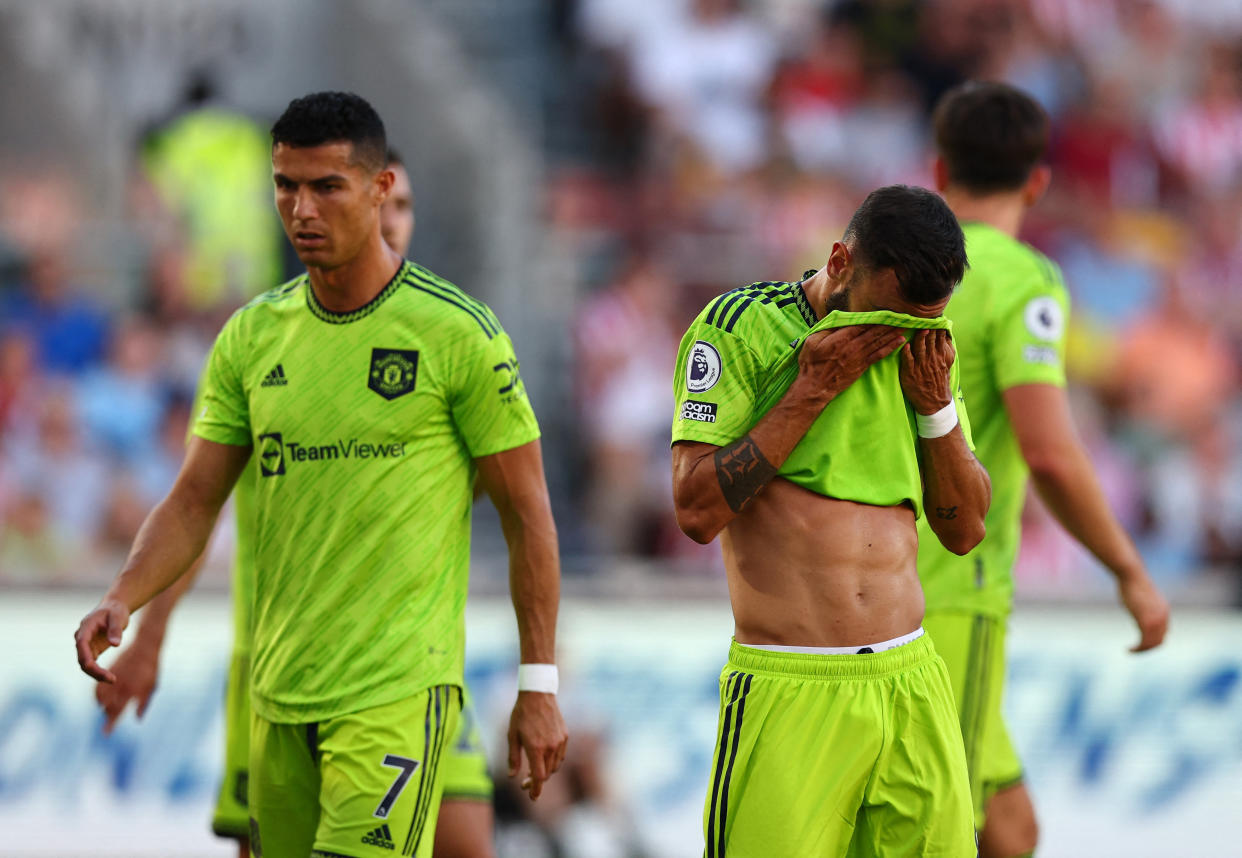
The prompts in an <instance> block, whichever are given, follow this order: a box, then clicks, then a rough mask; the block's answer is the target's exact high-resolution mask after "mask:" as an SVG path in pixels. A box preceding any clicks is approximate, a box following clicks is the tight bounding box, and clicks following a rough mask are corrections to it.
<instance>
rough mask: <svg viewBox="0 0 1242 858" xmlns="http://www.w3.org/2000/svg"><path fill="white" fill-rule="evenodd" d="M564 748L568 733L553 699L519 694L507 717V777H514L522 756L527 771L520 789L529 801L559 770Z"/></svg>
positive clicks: (548, 696) (535, 693)
mask: <svg viewBox="0 0 1242 858" xmlns="http://www.w3.org/2000/svg"><path fill="white" fill-rule="evenodd" d="M568 744H569V732H568V731H567V730H566V729H565V719H564V718H562V717H561V710H560V707H559V706H557V704H556V695H555V694H543V693H540V692H538V691H522V692H519V693H518V698H517V703H515V704H513V714H512V715H511V716H510V717H509V777H511V778H512V777H516V776H517V774H518V771H519V770H520V769H521V768H522V754H523V753H525V755H526V760H527V763H528V765H529V768H528V769H527V776H526V777H525V778H524V779H523V780H522V789H524V790H527V791H528V792H529V793H530V797H531V799H532V800H533V799H536V798H539V794H540V793H541V792H542V791H543V782H544V781H546V780H547V779H548V778H549V777H551V776H552V773H553V772H555V771H556V770H557V769H559V768H560V767H561V763H562V762H563V761H564V759H565V748H566V746H567V745H568Z"/></svg>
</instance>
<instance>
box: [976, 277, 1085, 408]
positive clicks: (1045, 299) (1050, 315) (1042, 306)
mask: <svg viewBox="0 0 1242 858" xmlns="http://www.w3.org/2000/svg"><path fill="white" fill-rule="evenodd" d="M1068 322H1069V294H1068V292H1067V291H1066V289H1065V285H1064V283H1063V282H1062V280H1061V272H1060V271H1059V270H1058V269H1057V267H1056V266H1055V265H1054V264H1053V263H1052V262H1050V261H1049V260H1047V259H1044V258H1042V257H1040V259H1039V268H1038V269H1035V270H1033V271H1032V274H1031V276H1030V277H1029V278H1028V279H1027V280H1026V282H1025V283H1024V284H1023V285H1022V287H1020V288H1015V289H1013V290H1012V291H1011V292H1010V293H1009V294H1007V295H1006V296H1005V299H1004V300H1003V301H1002V302H1001V303H1000V304H999V305H998V306H997V313H996V315H995V317H994V322H993V329H992V331H991V346H992V348H991V358H992V362H993V371H994V373H995V377H996V382H997V386H998V387H999V389H1000V390H1001V391H1005V390H1008V389H1009V388H1011V387H1017V386H1018V385H1020V384H1052V385H1056V386H1057V387H1064V386H1065V339H1066V330H1067V328H1068Z"/></svg>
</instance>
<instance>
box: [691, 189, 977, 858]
mask: <svg viewBox="0 0 1242 858" xmlns="http://www.w3.org/2000/svg"><path fill="white" fill-rule="evenodd" d="M965 264H966V252H965V248H964V245H963V240H962V231H961V229H960V228H959V227H958V224H957V221H956V219H955V218H954V217H953V214H952V212H950V211H949V209H948V208H947V207H946V206H945V205H944V202H943V201H942V200H941V199H940V198H939V197H937V196H936V195H935V194H933V193H931V192H930V191H926V190H922V189H915V188H907V187H903V186H893V187H887V188H881V189H880V190H877V191H874V192H873V193H871V194H870V195H869V196H868V197H867V198H866V200H865V201H864V202H863V204H862V205H861V206H860V207H859V208H858V210H857V211H855V212H854V215H853V217H852V218H851V220H850V222H849V225H848V227H847V228H846V231H845V235H844V237H843V238H842V240H841V241H838V242H836V243H834V244H833V246H832V252H831V254H830V255H829V257H828V262H827V264H826V265H825V266H824V267H823V268H821V269H820V270H819V271H814V272H807V274H806V275H805V276H804V278H803V280H801V281H800V282H794V283H785V282H779V283H777V282H772V283H756V284H754V285H752V286H747V287H742V288H740V289H735V290H733V291H732V292H727V293H725V294H724V295H721V296H719V297H718V298H716V299H715V300H713V301H712V302H711V303H709V304H708V305H707V307H706V308H705V309H704V310H703V311H702V312H701V313H700V314H699V316H698V318H697V319H696V320H695V321H694V323H693V324H692V325H691V326H690V329H689V330H688V331H687V332H686V335H685V337H684V339H683V340H682V344H681V350H680V353H679V357H678V364H677V369H678V372H677V376H676V379H675V382H674V389H675V392H676V398H677V411H676V414H675V417H674V422H673V492H674V502H675V506H676V510H677V520H678V523H679V524H680V525H681V528H682V530H683V531H685V532H686V534H688V535H689V536H690V537H691V538H693V539H694V540H696V541H697V542H701V543H706V542H709V541H710V540H712V539H713V538H715V537H716V536H717V535H718V534H719V535H720V536H721V548H722V550H723V553H724V561H725V568H726V572H727V576H728V581H729V594H730V600H731V603H732V606H733V617H734V641H733V644H732V646H731V648H730V650H729V660H728V664H727V665H726V667H725V668H724V670H723V672H722V673H721V677H720V689H721V712H720V726H719V733H718V737H717V745H716V753H715V764H714V767H713V771H712V776H711V781H710V787H709V793H708V796H707V800H706V803H705V807H704V829H705V836H706V841H707V849H706V856H707V858H717V856H723V855H725V854H726V849H727V853H728V855H730V856H734V858H742V856H768V855H781V856H791V858H792V857H793V856H843V855H845V854H847V852H848V854H849V855H851V856H864V855H877V856H879V855H944V856H955V858H956V856H964V855H970V854H973V853H974V848H975V846H974V831H973V826H972V824H971V812H970V789H969V786H968V783H967V779H966V760H965V756H964V754H963V750H962V742H961V739H960V736H959V733H958V728H957V723H956V717H955V713H954V711H953V698H952V691H951V690H950V687H949V678H948V675H947V674H946V673H945V669H944V665H943V664H942V663H941V661H940V659H939V657H937V656H936V653H935V650H934V649H933V647H932V644H931V641H930V639H929V638H928V637H927V636H925V635H924V634H923V629H922V627H921V626H920V621H921V620H922V618H923V594H922V591H921V589H920V588H919V580H918V573H917V570H916V567H915V557H916V554H917V551H918V546H917V537H916V530H915V522H916V520H918V519H919V518H921V517H923V516H924V514H925V513H924V511H925V510H926V515H927V517H928V520H929V523H930V524H931V526H932V528H933V530H934V532H935V533H936V536H937V538H939V539H940V540H941V541H943V543H944V544H945V545H946V546H947V547H948V548H949V549H950V550H952V551H955V552H958V553H965V552H967V551H969V550H970V549H971V548H973V547H974V546H975V545H976V544H977V543H978V542H979V540H980V539H981V538H982V536H983V515H984V512H985V511H986V509H987V505H988V496H989V486H988V476H987V473H986V472H985V471H984V470H983V468H982V467H981V466H980V465H979V462H978V461H977V460H976V459H975V457H974V455H973V454H972V453H971V449H970V440H969V424H968V422H967V420H966V413H965V410H964V408H962V407H961V403H960V400H959V399H958V397H957V396H956V395H955V394H956V389H957V369H956V363H955V360H954V347H953V341H952V337H951V335H950V332H949V324H948V322H947V321H945V320H944V319H943V318H942V317H941V311H942V310H943V309H944V306H945V304H946V303H947V302H948V299H949V295H950V294H951V293H952V291H953V287H954V286H955V285H956V284H957V282H958V281H959V280H960V279H961V277H962V271H963V268H964V267H965ZM895 352H900V354H895Z"/></svg>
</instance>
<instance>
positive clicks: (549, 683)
mask: <svg viewBox="0 0 1242 858" xmlns="http://www.w3.org/2000/svg"><path fill="white" fill-rule="evenodd" d="M559 686H560V677H559V676H558V674H557V671H556V665H555V664H519V665H518V691H539V692H542V693H543V694H555V693H556V689H557V688H558V687H559Z"/></svg>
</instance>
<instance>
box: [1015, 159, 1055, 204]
mask: <svg viewBox="0 0 1242 858" xmlns="http://www.w3.org/2000/svg"><path fill="white" fill-rule="evenodd" d="M1050 184H1052V168H1051V167H1049V166H1048V165H1047V164H1040V165H1039V166H1037V167H1036V168H1035V169H1033V170H1031V175H1029V176H1027V177H1026V182H1025V183H1024V184H1023V185H1022V202H1023V203H1025V204H1026V205H1027V206H1033V205H1035V204H1036V203H1037V202H1039V200H1040V198H1041V197H1043V195H1044V193H1045V192H1046V191H1047V190H1048V186H1049V185H1050Z"/></svg>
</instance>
